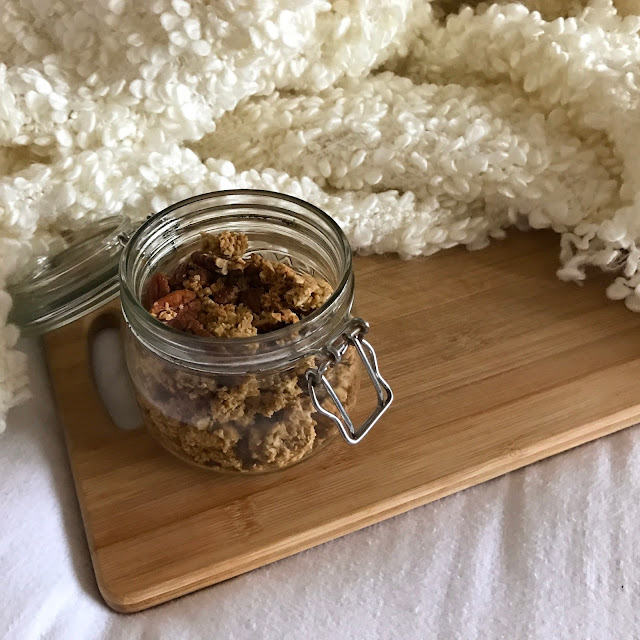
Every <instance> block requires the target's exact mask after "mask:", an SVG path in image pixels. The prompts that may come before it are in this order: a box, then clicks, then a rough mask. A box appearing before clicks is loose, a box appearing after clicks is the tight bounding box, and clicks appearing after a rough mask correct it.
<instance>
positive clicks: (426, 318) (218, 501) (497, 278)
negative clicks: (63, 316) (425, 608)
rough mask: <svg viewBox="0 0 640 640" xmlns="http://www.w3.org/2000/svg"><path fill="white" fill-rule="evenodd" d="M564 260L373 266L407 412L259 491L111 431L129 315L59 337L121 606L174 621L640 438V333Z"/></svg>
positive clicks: (84, 324) (470, 259)
mask: <svg viewBox="0 0 640 640" xmlns="http://www.w3.org/2000/svg"><path fill="white" fill-rule="evenodd" d="M557 253H558V240H557V236H553V235H547V234H540V233H531V234H516V235H514V236H512V237H510V238H509V239H508V240H506V241H504V242H499V243H496V244H494V245H493V246H491V247H490V248H488V249H486V250H484V251H480V252H467V251H465V250H464V249H453V250H450V251H447V252H443V253H440V254H438V255H436V256H434V257H431V258H428V259H419V260H413V261H408V262H405V261H401V260H399V259H397V258H395V257H390V256H388V257H387V256H376V257H366V258H357V259H356V271H357V297H356V300H357V307H358V312H359V314H360V315H362V316H363V317H364V318H366V319H367V320H369V321H370V323H371V325H372V332H371V336H370V337H371V342H372V343H373V345H374V346H375V348H376V349H377V352H378V356H379V361H380V367H381V372H382V374H383V375H384V376H385V377H386V379H387V380H388V381H389V383H390V384H391V386H392V388H393V389H394V392H395V396H396V400H395V402H394V405H393V406H392V407H391V409H390V410H389V412H388V413H387V414H386V415H385V417H384V418H383V420H382V421H381V422H380V423H379V424H378V425H376V426H375V427H374V429H373V430H372V431H371V433H370V434H369V435H368V436H367V438H366V439H365V440H364V441H363V442H362V443H361V444H360V445H358V446H354V447H351V446H348V445H346V444H345V443H343V442H342V441H341V440H339V441H336V442H335V443H333V444H331V445H330V446H329V448H327V449H325V450H324V451H323V452H321V453H319V454H318V455H317V456H315V457H314V458H312V459H310V460H309V461H307V462H304V463H303V464H300V465H298V466H296V467H293V468H292V469H289V470H286V471H282V472H278V473H274V474H268V475H263V476H258V477H254V478H251V477H231V476H226V475H218V474H216V473H213V472H208V471H202V470H199V469H196V468H191V467H190V466H187V465H185V464H183V463H181V462H179V461H177V460H175V459H173V458H172V457H171V456H170V455H169V454H167V453H165V452H164V451H163V450H162V449H160V448H159V447H158V446H157V445H156V444H155V443H154V442H153V441H152V440H151V439H150V438H149V437H148V436H147V434H146V433H145V432H144V431H143V430H141V429H138V430H134V431H129V432H127V431H121V430H119V429H118V428H116V427H115V426H114V425H113V424H112V422H111V420H110V418H109V416H108V414H107V412H106V411H105V409H104V408H103V406H102V405H101V402H100V399H99V397H98V395H97V392H96V389H95V387H94V383H93V378H92V374H91V373H90V371H91V366H90V356H89V353H90V348H89V343H90V338H91V335H92V334H93V333H94V332H95V331H97V330H99V329H100V328H101V327H104V326H112V325H113V326H115V325H117V323H118V316H119V311H118V307H117V304H115V303H111V305H109V306H108V307H107V308H105V309H103V310H100V311H98V312H96V313H94V314H92V315H91V316H88V317H86V318H83V319H81V320H79V321H77V322H76V323H74V324H73V325H68V326H66V327H63V328H61V329H58V330H56V331H54V332H52V333H50V334H49V335H48V336H47V338H46V347H47V353H48V361H49V366H50V371H51V377H52V380H53V386H54V389H55V395H56V399H57V403H58V408H59V412H60V415H61V418H62V423H63V425H64V430H65V433H66V438H67V446H68V450H69V457H70V459H71V467H72V469H73V475H74V478H75V484H76V489H77V493H78V499H79V502H80V507H81V510H82V515H83V518H84V524H85V529H86V533H87V539H88V543H89V549H90V551H91V556H92V559H93V564H94V567H95V572H96V577H97V581H98V585H99V587H100V591H101V592H102V595H103V596H104V599H105V600H106V602H107V603H108V604H109V606H111V607H113V608H114V609H116V610H118V611H138V610H141V609H145V608H147V607H151V606H153V605H157V604H159V603H162V602H165V601H166V600H169V599H171V598H175V597H177V596H181V595H183V594H186V593H189V592H191V591H194V590H196V589H200V588H202V587H205V586H208V585H211V584H214V583H216V582H219V581H221V580H225V579H227V578H230V577H232V576H236V575H238V574H241V573H243V572H245V571H249V570H251V569H254V568H256V567H259V566H261V565H264V564H266V563H269V562H273V561H274V560H278V559H279V558H283V557H285V556H289V555H291V554H293V553H296V552H298V551H301V550H302V549H306V548H308V547H312V546H314V545H317V544H320V543H322V542H325V541H326V540H330V539H332V538H335V537H337V536H341V535H344V534H345V533H349V532H350V531H354V530H356V529H359V528H361V527H364V526H366V525H369V524H372V523H374V522H378V521H379V520H383V519H385V518H389V517H391V516H394V515H396V514H398V513H402V512H403V511H407V510H409V509H412V508H413V507H417V506H419V505H422V504H425V503H427V502H430V501H431V500H435V499H437V498H440V497H442V496H445V495H447V494H450V493H453V492H455V491H459V490H460V489H464V488H465V487H469V486H471V485H474V484H477V483H479V482H482V481H484V480H487V479H489V478H493V477H495V476H498V475H500V474H503V473H506V472H508V471H511V470H512V469H516V468H518V467H522V466H523V465H526V464H529V463H531V462H534V461H536V460H540V459H541V458H545V457H546V456H550V455H553V454H555V453H558V452H560V451H564V450H565V449H569V448H571V447H575V446H577V445H579V444H582V443H584V442H587V441H589V440H593V439H594V438H598V437H600V436H603V435H605V434H607V433H611V432H613V431H616V430H618V429H621V428H623V427H626V426H628V425H631V424H633V423H634V422H635V421H638V419H639V417H640V391H639V390H638V380H640V315H635V314H633V313H631V312H629V311H627V310H626V308H625V307H624V305H623V304H621V303H612V302H609V301H607V300H606V298H605V295H604V283H603V281H602V280H598V279H597V278H594V279H593V280H590V281H589V282H587V284H586V285H584V286H583V287H578V286H577V285H575V284H567V283H562V282H560V281H558V280H557V279H556V277H555V269H556V268H557V265H558V260H557ZM356 417H358V416H356ZM360 417H361V416H360Z"/></svg>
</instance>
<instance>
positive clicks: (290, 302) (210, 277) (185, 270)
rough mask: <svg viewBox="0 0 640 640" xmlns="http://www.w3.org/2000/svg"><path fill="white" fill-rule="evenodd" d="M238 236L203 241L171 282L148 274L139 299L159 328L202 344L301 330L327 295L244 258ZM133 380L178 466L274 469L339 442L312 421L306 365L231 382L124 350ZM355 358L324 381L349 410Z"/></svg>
mask: <svg viewBox="0 0 640 640" xmlns="http://www.w3.org/2000/svg"><path fill="white" fill-rule="evenodd" d="M247 250H248V240H247V237H246V236H245V235H244V234H239V233H230V232H224V233H222V234H219V235H215V236H214V235H205V236H204V237H203V239H202V242H201V246H200V247H199V248H198V250H197V251H194V252H193V253H192V254H191V255H190V256H189V257H188V258H187V259H186V260H184V261H182V262H181V263H179V264H178V265H177V267H176V268H175V269H174V270H173V272H172V273H171V274H169V275H164V274H155V275H154V276H153V277H152V278H151V280H150V282H149V285H148V287H147V291H146V292H145V295H144V296H143V302H144V304H145V305H146V307H147V309H149V312H150V313H151V315H153V316H154V317H155V318H157V319H158V320H159V321H160V322H163V323H164V324H167V325H168V326H171V327H173V328H174V329H178V330H181V331H184V332H186V333H190V334H194V335H199V336H203V337H207V336H209V337H225V338H237V337H247V336H254V335H257V334H262V333H266V332H269V331H274V330H276V329H279V328H281V327H284V326H287V325H289V324H293V323H296V322H299V321H300V320H301V319H303V318H304V317H305V316H306V315H308V314H309V313H311V312H312V311H314V310H315V309H318V308H319V307H320V306H322V305H323V304H324V303H325V302H326V300H327V299H328V298H329V296H330V295H331V293H332V290H331V287H330V285H329V284H328V283H327V282H325V281H324V280H322V279H321V278H317V277H315V276H312V275H309V274H306V273H298V272H297V271H295V270H294V269H293V268H292V267H290V266H289V265H287V264H284V263H282V262H276V261H271V260H268V259H266V258H264V257H263V256H261V255H259V254H257V253H254V254H250V255H246V254H247ZM131 351H132V354H133V355H132V357H133V359H134V363H135V365H134V367H133V369H132V375H133V377H134V383H135V387H136V390H137V394H138V401H139V404H140V406H141V408H142V412H143V416H144V420H145V423H146V425H147V427H148V428H149V430H150V431H151V432H152V434H153V435H154V436H155V437H156V438H157V439H158V440H159V441H160V443H161V444H163V446H165V448H167V449H169V450H170V451H171V452H173V453H174V454H176V455H177V456H179V457H180V458H182V459H184V460H186V461H188V462H191V463H195V464H197V465H200V466H206V467H210V468H214V469H219V470H227V471H234V472H245V473H246V472H251V471H267V470H271V469H279V468H283V467H286V466H289V465H291V464H294V463H295V462H298V461H299V460H302V459H303V458H305V457H306V456H308V455H309V454H310V453H312V452H313V451H315V450H317V449H318V448H319V447H320V446H321V445H322V444H324V443H325V442H327V440H328V439H329V438H330V437H331V436H333V435H335V434H336V433H337V430H336V428H335V426H334V425H333V423H332V422H331V420H329V419H327V418H325V417H324V416H321V415H320V414H318V413H317V412H316V411H315V410H314V408H313V406H312V403H311V399H310V398H309V395H308V392H307V382H306V380H305V377H304V374H305V372H306V371H307V369H308V368H309V367H311V366H314V360H313V358H304V359H301V360H299V361H298V362H297V363H296V364H295V365H293V366H292V367H291V368H289V369H287V370H285V371H278V372H265V373H262V374H251V375H245V376H236V377H228V376H227V377H225V378H223V377H221V376H216V375H212V374H204V373H197V372H194V371H191V370H189V369H188V368H187V367H182V366H178V365H176V364H172V363H169V362H167V361H165V360H163V359H161V358H159V357H157V356H155V355H153V354H151V353H150V352H148V351H147V350H145V349H144V347H142V346H141V345H140V344H138V343H137V342H136V341H133V344H132V346H131ZM356 364H357V357H356V354H355V350H354V349H353V348H349V349H348V350H347V352H346V353H345V355H344V356H343V358H342V360H341V361H340V362H338V363H336V364H334V365H333V366H332V367H330V368H329V370H328V372H327V377H328V379H329V381H330V383H331V384H332V385H333V387H334V388H335V390H336V393H337V395H338V397H339V398H340V400H341V401H342V402H343V404H344V405H345V407H346V408H347V410H349V409H350V408H351V407H352V406H353V403H354V400H355V397H356V393H357V387H358V381H359V376H358V375H357V366H356Z"/></svg>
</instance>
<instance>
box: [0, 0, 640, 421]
mask: <svg viewBox="0 0 640 640" xmlns="http://www.w3.org/2000/svg"><path fill="white" fill-rule="evenodd" d="M443 4H449V5H450V4H452V2H451V0H449V2H443ZM453 4H456V3H455V1H454V2H453ZM448 11H449V12H450V14H449V15H448V17H447V16H446V15H445V14H446V13H447V12H448ZM639 29H640V0H617V1H616V2H615V5H614V4H613V3H612V2H611V1H610V0H594V1H592V2H591V3H589V4H588V5H587V6H586V7H583V6H582V4H581V3H580V2H579V1H576V0H569V1H567V0H528V2H527V3H526V6H525V4H519V3H517V4H502V5H501V4H493V5H490V6H488V5H478V6H477V7H476V8H475V9H473V8H465V9H463V10H461V11H460V12H459V13H455V12H453V11H452V9H451V7H443V6H436V5H435V4H430V3H429V2H428V1H427V0H333V1H331V2H329V1H327V0H219V1H217V2H207V1H206V0H193V1H191V2H188V1H187V0H146V1H144V2H139V1H137V0H93V1H92V2H83V1H82V0H76V1H74V0H4V1H3V2H2V8H1V11H0V52H1V57H0V146H1V148H2V152H1V154H0V256H1V259H0V327H2V328H1V329H0V427H3V426H4V420H3V417H4V415H5V413H6V410H7V409H8V408H9V407H10V406H12V405H13V404H15V403H16V402H17V401H19V399H20V398H21V397H23V396H24V394H25V392H26V387H27V383H26V374H25V371H24V362H23V358H22V357H21V355H20V354H19V353H18V352H17V351H16V350H15V349H14V346H15V342H16V338H17V331H16V330H15V328H14V327H8V326H5V325H6V317H7V313H8V310H9V306H10V300H9V296H8V294H7V293H6V292H5V291H4V289H5V287H6V282H7V280H8V279H9V278H10V277H11V274H12V273H16V272H17V271H18V270H19V269H20V267H21V266H23V265H24V264H25V263H26V262H27V261H28V259H29V258H30V257H31V256H32V255H34V254H35V253H42V252H43V251H54V250H58V249H59V248H61V246H62V244H63V237H64V232H65V231H68V230H69V229H76V228H78V227H80V226H83V225H87V224H90V223H91V222H94V221H95V220H97V219H99V218H101V217H104V216H107V215H112V214H114V213H117V212H120V211H123V212H125V213H127V214H128V215H129V216H131V217H133V218H134V219H138V220H140V219H142V218H144V217H145V216H146V215H147V214H149V213H150V212H152V211H157V210H159V209H161V208H163V207H164V206H165V205H166V204H168V203H170V202H173V201H176V200H180V199H182V198H184V197H187V196H191V195H194V194H196V193H201V192H204V191H210V190H217V189H226V188H231V187H252V188H263V189H273V190H278V191H283V192H286V193H290V194H293V195H295V196H299V197H301V198H304V199H306V200H309V201H311V202H313V203H314V204H316V205H318V206H320V207H321V208H323V209H325V210H326V211H328V212H329V213H330V214H332V215H333V216H334V217H335V218H336V220H337V221H338V222H339V223H340V225H341V226H342V227H343V228H344V230H345V231H346V233H347V234H348V236H349V238H350V240H351V242H352V244H353V247H354V248H355V249H359V250H364V251H375V252H384V251H393V252H399V253H400V254H401V255H403V256H406V257H410V256H416V255H427V254H431V253H434V252H435V251H438V250H440V249H443V248H447V247H451V246H453V245H456V244H465V245H468V246H469V247H471V248H481V247H483V246H485V245H486V244H487V243H488V241H489V238H492V237H493V238H500V237H503V236H504V233H505V231H504V230H505V229H506V228H507V227H509V226H510V225H512V224H513V223H515V222H517V221H518V220H520V219H522V220H528V223H529V224H530V225H531V226H532V227H535V228H542V227H550V228H553V229H554V230H556V231H557V232H558V233H559V234H561V235H560V236H559V243H560V246H561V268H560V270H559V272H558V273H559V276H560V277H562V278H566V279H577V280H579V279H582V278H584V269H585V266H586V265H589V264H592V265H597V266H599V267H601V268H603V269H609V270H612V271H616V275H617V277H616V278H615V280H614V281H612V284H611V286H610V287H609V289H608V294H609V295H610V296H611V297H613V298H618V299H623V298H624V299H625V301H626V303H627V305H628V306H629V307H630V308H631V309H633V310H640V271H639V264H640V198H639V195H640V152H639V151H638V149H639V148H640V112H639V108H638V101H639V96H640V89H639V87H640V66H639V65H640V37H639V35H638V30H639ZM613 277H614V276H612V279H613Z"/></svg>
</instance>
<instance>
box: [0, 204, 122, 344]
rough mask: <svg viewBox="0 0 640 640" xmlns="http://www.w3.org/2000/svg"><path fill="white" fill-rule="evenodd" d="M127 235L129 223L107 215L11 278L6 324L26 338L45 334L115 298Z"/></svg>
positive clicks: (75, 233)
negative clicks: (121, 256) (56, 250)
mask: <svg viewBox="0 0 640 640" xmlns="http://www.w3.org/2000/svg"><path fill="white" fill-rule="evenodd" d="M131 231H132V224H131V221H130V220H129V218H126V217H123V216H111V217H108V218H105V219H103V220H101V221H100V222H98V223H96V224H93V225H91V227H90V228H88V229H84V230H82V231H73V232H71V233H69V234H67V237H66V242H67V247H66V248H65V249H63V250H62V251H60V252H59V253H57V254H55V255H52V256H40V257H37V258H36V259H34V260H33V261H31V262H30V263H29V265H28V266H27V267H26V268H25V269H24V270H23V271H22V272H21V273H20V274H19V275H18V276H17V277H15V276H14V278H13V280H14V283H13V284H10V285H9V287H8V292H9V294H10V295H11V297H12V298H13V305H12V308H11V312H10V314H9V322H12V323H14V324H17V325H18V326H19V327H20V329H21V330H22V331H23V333H24V334H27V335H33V334H39V333H44V332H46V331H49V330H51V329H55V328H57V327H61V326H62V325H65V324H67V323H69V322H72V321H73V320H76V319H77V318H79V317H80V316H83V315H84V314H86V313H89V312H90V311H93V310H94V309H97V308H98V307H99V306H101V305H103V304H105V303H106V302H108V301H109V300H111V299H113V298H115V297H116V296H117V295H118V286H119V284H118V266H119V261H120V254H121V253H122V249H123V246H124V245H125V244H126V242H127V240H128V238H129V235H130V234H131Z"/></svg>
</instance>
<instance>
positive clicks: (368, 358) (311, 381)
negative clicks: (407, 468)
mask: <svg viewBox="0 0 640 640" xmlns="http://www.w3.org/2000/svg"><path fill="white" fill-rule="evenodd" d="M367 331H369V325H368V324H367V323H366V322H365V321H364V320H363V319H362V318H352V319H351V320H349V322H348V323H347V325H346V327H345V330H344V331H343V332H342V333H341V334H340V336H339V337H338V338H337V339H336V340H334V341H333V342H332V343H331V344H330V345H328V346H326V347H325V348H324V349H322V351H321V355H320V358H321V362H320V363H319V364H318V366H317V367H316V368H313V369H308V370H307V372H306V373H305V377H306V379H307V384H308V386H309V395H310V396H311V401H312V402H313V406H314V407H315V408H316V410H317V411H319V412H320V413H321V414H322V415H324V416H326V417H327V418H330V419H331V420H332V421H333V422H335V424H336V425H337V426H338V428H339V429H340V432H341V433H342V436H343V437H344V439H345V440H346V441H347V442H348V443H349V444H356V443H358V442H360V440H362V438H364V437H365V436H366V435H367V433H368V432H369V430H370V429H371V427H373V425H374V424H375V423H376V422H377V421H378V420H379V419H380V416H382V414H383V413H384V412H385V411H386V410H387V409H388V408H389V405H390V404H391V402H392V401H393V392H392V391H391V387H390V386H389V385H388V384H387V383H386V381H385V380H384V378H383V377H382V376H381V375H380V371H379V370H378V361H377V359H376V353H375V351H374V350H373V347H372V346H371V345H370V344H369V343H368V342H367V341H366V340H365V339H364V337H363V336H364V334H365V333H367ZM349 345H353V346H354V347H355V348H356V351H357V352H358V355H359V356H360V359H361V360H362V363H363V364H364V367H365V369H366V371H367V374H368V375H369V379H370V380H371V382H372V383H373V386H374V388H375V390H376V394H377V396H378V406H377V407H376V409H375V410H374V412H373V413H372V414H371V415H370V416H369V417H368V418H367V419H366V420H365V422H364V423H363V424H362V425H361V426H360V427H359V428H358V429H356V428H355V427H354V426H353V422H351V418H349V416H348V415H347V412H346V411H345V409H344V407H343V406H342V403H341V402H340V400H339V399H338V396H337V394H336V392H335V390H334V389H333V387H332V386H331V383H330V382H329V380H328V379H327V377H326V376H325V373H326V372H327V369H328V368H329V367H330V366H331V365H332V364H334V363H336V362H339V361H340V360H341V358H342V356H343V355H344V354H345V352H346V350H347V349H348V348H349ZM318 385H321V386H322V387H323V388H324V390H325V391H326V392H327V394H328V396H329V398H330V399H331V401H332V402H333V404H334V405H335V406H336V409H337V410H338V415H336V414H335V413H333V412H331V411H329V410H327V409H325V408H324V407H323V406H322V404H321V403H320V401H319V400H318V394H317V391H316V390H317V387H318Z"/></svg>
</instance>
